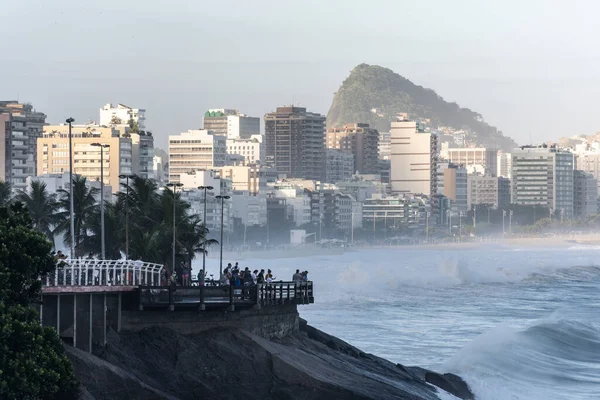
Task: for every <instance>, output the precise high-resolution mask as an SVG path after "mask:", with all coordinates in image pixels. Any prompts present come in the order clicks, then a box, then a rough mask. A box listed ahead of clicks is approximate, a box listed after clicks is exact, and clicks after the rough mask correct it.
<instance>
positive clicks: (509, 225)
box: [508, 210, 513, 235]
mask: <svg viewBox="0 0 600 400" xmlns="http://www.w3.org/2000/svg"><path fill="white" fill-rule="evenodd" d="M512 216H513V210H510V211H509V213H508V234H509V235H512Z"/></svg>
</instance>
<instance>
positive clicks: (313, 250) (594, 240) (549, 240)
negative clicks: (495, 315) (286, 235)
mask: <svg viewBox="0 0 600 400" xmlns="http://www.w3.org/2000/svg"><path fill="white" fill-rule="evenodd" d="M489 246H498V247H508V248H515V247H517V248H522V247H525V248H536V249H539V248H557V247H558V248H568V247H572V246H600V233H594V234H583V235H555V236H547V237H523V238H520V237H512V238H504V239H502V238H486V239H484V240H481V241H468V242H444V243H421V244H406V245H390V246H384V245H379V246H378V245H368V246H352V247H333V248H321V247H309V246H305V247H296V248H288V249H272V250H255V251H244V252H237V251H225V252H224V253H223V257H224V259H245V258H249V259H276V258H297V257H306V256H307V255H324V256H335V255H343V254H345V253H352V252H356V251H361V250H371V249H395V250H400V249H403V250H459V249H465V250H466V249H474V248H479V247H489ZM218 258H219V255H218V253H217V254H215V253H213V254H212V255H209V256H207V259H211V260H215V259H218Z"/></svg>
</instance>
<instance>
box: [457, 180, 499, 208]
mask: <svg viewBox="0 0 600 400" xmlns="http://www.w3.org/2000/svg"><path fill="white" fill-rule="evenodd" d="M467 195H468V197H467V206H468V208H469V209H471V208H472V207H473V206H476V205H482V204H485V205H487V206H491V207H494V208H502V209H503V208H505V207H508V206H509V205H510V180H509V179H507V178H504V177H496V176H491V175H476V174H472V175H469V176H468V177H467Z"/></svg>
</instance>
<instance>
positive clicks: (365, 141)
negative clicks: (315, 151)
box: [326, 124, 379, 174]
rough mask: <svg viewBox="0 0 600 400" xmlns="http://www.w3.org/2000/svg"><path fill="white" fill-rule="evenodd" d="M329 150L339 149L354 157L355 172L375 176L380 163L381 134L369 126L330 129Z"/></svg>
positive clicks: (348, 125)
mask: <svg viewBox="0 0 600 400" xmlns="http://www.w3.org/2000/svg"><path fill="white" fill-rule="evenodd" d="M326 144H327V148H329V149H339V150H342V151H345V152H348V153H352V155H353V156H354V168H353V169H354V171H353V172H358V173H359V174H375V173H377V171H378V165H379V164H378V163H379V158H378V157H379V132H378V131H377V129H373V128H370V127H369V124H345V125H344V126H342V127H341V128H329V129H328V130H327V137H326Z"/></svg>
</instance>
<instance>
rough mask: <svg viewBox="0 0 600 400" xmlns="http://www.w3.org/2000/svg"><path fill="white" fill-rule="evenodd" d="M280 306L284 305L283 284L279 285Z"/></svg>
mask: <svg viewBox="0 0 600 400" xmlns="http://www.w3.org/2000/svg"><path fill="white" fill-rule="evenodd" d="M279 304H283V283H280V284H279Z"/></svg>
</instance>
